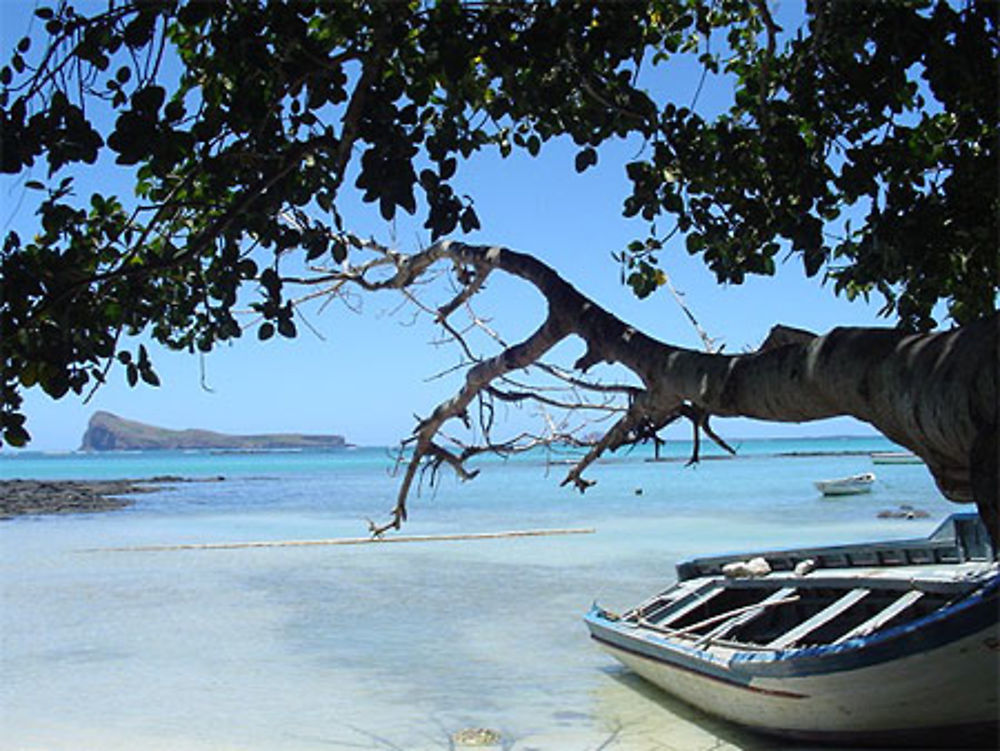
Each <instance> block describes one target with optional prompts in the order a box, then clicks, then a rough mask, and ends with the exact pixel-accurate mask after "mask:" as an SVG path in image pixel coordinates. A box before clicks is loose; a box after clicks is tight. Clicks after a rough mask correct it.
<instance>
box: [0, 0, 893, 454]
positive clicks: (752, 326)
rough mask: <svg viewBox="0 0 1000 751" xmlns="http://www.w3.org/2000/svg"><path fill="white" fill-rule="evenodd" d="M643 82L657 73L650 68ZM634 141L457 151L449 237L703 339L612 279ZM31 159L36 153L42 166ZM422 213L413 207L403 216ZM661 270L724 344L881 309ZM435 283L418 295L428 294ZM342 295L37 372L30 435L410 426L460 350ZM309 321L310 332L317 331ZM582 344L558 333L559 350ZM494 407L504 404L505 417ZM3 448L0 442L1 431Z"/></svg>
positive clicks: (64, 440) (827, 290)
mask: <svg viewBox="0 0 1000 751" xmlns="http://www.w3.org/2000/svg"><path fill="white" fill-rule="evenodd" d="M30 7H31V3H17V4H15V3H13V2H12V0H0V14H2V18H0V21H2V23H0V29H2V48H0V57H2V58H3V59H4V60H6V59H7V58H9V56H10V52H11V50H12V49H13V46H14V45H15V44H16V42H17V40H18V39H19V38H20V36H21V35H22V34H23V29H24V28H26V25H25V24H26V21H27V14H26V13H25V9H30ZM650 85H651V86H666V85H667V84H666V83H665V82H663V81H655V80H654V81H652V82H651V83H650ZM669 86H670V87H676V89H674V90H676V91H678V92H679V93H680V95H681V96H686V94H685V93H684V92H690V93H691V94H693V92H694V90H695V89H696V87H697V80H696V77H695V76H694V75H682V76H680V77H675V78H674V79H671V81H670V82H669ZM728 93H729V92H728V87H727V85H726V84H724V83H721V84H716V85H711V84H710V85H709V86H708V87H707V89H706V90H705V91H703V92H702V94H701V99H700V100H699V103H700V104H702V105H705V106H709V107H710V106H712V105H713V98H716V100H717V101H718V102H722V101H724V99H725V97H726V96H727V94H728ZM641 147H642V145H641V144H638V143H635V142H629V143H616V144H611V145H610V147H609V148H603V149H602V150H601V151H600V161H599V163H598V165H597V166H596V167H594V168H591V169H590V170H588V171H587V172H585V173H584V174H582V175H577V174H576V173H575V171H574V169H573V157H574V155H575V152H576V149H575V148H573V147H572V144H559V143H557V144H555V145H554V146H552V145H550V146H547V147H546V148H545V149H543V152H542V155H541V156H540V157H538V158H534V159H533V158H530V157H528V156H527V155H526V154H517V153H515V154H514V155H512V156H511V157H509V158H507V159H501V158H500V157H499V156H497V155H493V154H489V155H478V156H476V157H474V158H473V159H472V161H470V162H468V163H466V164H463V165H460V167H459V171H458V177H457V180H456V192H458V193H460V194H461V193H468V194H470V195H472V196H473V197H474V198H475V207H476V211H477V213H478V215H479V217H480V221H481V224H482V229H481V230H479V231H476V232H473V233H471V234H469V235H456V238H458V239H463V240H466V241H468V242H473V243H484V244H496V245H505V246H507V247H510V248H513V249H515V250H519V251H522V252H528V253H532V254H534V255H536V256H538V257H539V258H540V259H542V260H543V261H545V262H546V263H548V264H550V265H551V266H552V267H553V268H555V269H556V270H557V271H559V272H560V273H561V274H562V275H563V277H564V278H565V279H567V280H568V281H569V282H570V283H572V284H573V285H574V286H576V287H577V288H578V289H579V290H580V291H581V292H583V293H584V294H587V295H588V296H590V297H591V298H592V299H593V300H595V301H596V302H598V303H599V304H601V305H602V306H604V307H605V308H607V309H608V310H610V311H611V312H613V313H615V314H616V315H618V316H619V317H620V318H622V319H623V320H625V321H626V322H628V323H630V324H632V325H634V326H636V327H637V328H640V329H641V330H643V331H645V332H646V333H647V334H649V335H651V336H653V337H655V338H658V339H660V340H663V341H667V342H670V343H672V344H675V345H679V346H685V347H690V348H694V349H699V348H701V341H700V339H699V337H698V334H697V332H696V331H695V330H694V328H693V327H692V326H691V325H690V323H688V322H687V320H686V318H685V317H684V314H683V312H682V311H681V309H680V307H679V306H678V304H677V303H676V302H675V301H674V299H673V298H672V297H671V296H670V295H669V294H668V293H667V292H666V291H664V290H661V291H660V292H659V293H657V294H654V295H653V296H652V297H650V298H648V299H646V300H642V301H640V300H638V299H636V298H635V297H634V295H633V294H632V292H631V291H630V289H629V288H628V287H625V286H623V285H622V284H621V283H620V278H619V267H618V265H617V264H616V262H615V261H614V260H612V258H611V253H612V252H613V251H616V250H619V249H621V248H623V247H624V246H625V245H626V244H627V243H628V242H629V241H631V240H633V239H636V238H640V237H643V236H644V232H645V225H644V223H642V222H641V220H640V221H638V222H636V221H631V220H626V219H624V218H622V216H621V202H622V199H623V198H624V196H625V195H626V194H627V191H626V186H627V181H626V178H625V175H624V169H623V166H624V164H625V163H626V162H627V161H631V160H633V159H635V158H636V157H637V150H638V149H641ZM39 171H40V172H41V171H43V170H41V169H40V170H39ZM76 174H77V176H78V179H79V182H80V184H81V188H80V190H79V192H80V194H81V195H86V192H85V189H86V185H87V184H88V183H89V184H93V185H97V184H99V185H101V186H102V187H103V188H104V189H105V190H110V189H111V188H109V186H113V187H114V188H117V189H118V190H119V191H120V192H122V193H125V194H127V193H128V191H129V190H130V189H129V187H128V185H127V183H126V182H125V181H123V180H122V176H121V175H120V174H118V173H117V172H116V171H115V170H114V169H112V168H110V167H109V166H108V165H107V164H101V163H98V165H96V166H95V167H93V168H90V169H89V170H82V171H81V170H77V172H76ZM26 179H30V178H28V177H26V176H17V177H15V178H12V177H11V176H0V233H2V234H4V235H5V234H6V233H7V232H8V231H10V230H12V229H13V230H16V231H18V232H19V233H20V234H21V235H22V237H26V236H30V235H31V234H33V233H34V222H35V217H34V215H33V206H32V203H31V197H30V195H26V194H25V191H24V189H23V182H24V180H26ZM345 198H346V201H345V203H344V204H343V206H342V213H343V214H344V216H345V217H346V218H347V220H348V225H349V226H352V227H354V228H355V229H356V230H357V231H358V232H359V234H363V235H372V236H374V237H375V238H376V239H378V240H379V241H381V242H383V243H385V244H388V245H391V246H394V247H396V248H398V249H399V250H403V251H413V250H416V249H418V248H419V247H421V246H422V245H427V244H429V238H428V237H427V233H426V231H425V230H422V229H420V223H421V220H419V218H417V219H416V220H411V219H410V218H409V217H405V215H404V217H403V218H401V219H400V220H398V221H397V222H395V223H393V224H391V225H390V224H387V223H386V222H384V221H383V220H381V218H379V217H378V212H377V209H376V210H373V209H372V207H371V206H363V205H361V204H360V203H359V202H358V201H357V199H356V197H355V196H353V194H349V193H345ZM418 216H419V215H418ZM661 261H662V265H663V268H664V270H665V271H666V272H667V273H668V274H669V276H670V278H671V280H672V283H673V285H674V287H675V288H676V289H677V290H679V291H680V292H682V293H683V295H684V299H685V301H686V303H687V305H688V307H689V308H690V309H691V310H692V312H693V313H694V314H695V316H696V317H697V318H698V320H699V322H700V324H701V325H702V327H703V328H704V329H705V330H706V331H707V332H708V333H709V334H710V335H711V336H712V337H714V338H716V339H718V340H721V341H723V342H724V343H725V345H726V347H725V351H726V352H739V351H743V350H746V349H752V348H755V347H756V346H757V345H759V344H760V342H761V341H763V339H764V338H765V336H766V335H767V332H768V330H769V329H770V327H771V326H773V325H774V324H776V323H783V324H786V325H790V326H795V327H798V328H804V329H809V330H812V331H815V332H817V333H822V332H825V331H828V330H829V329H830V328H832V327H834V326H839V325H857V326H873V325H878V326H885V325H890V324H891V322H889V321H886V320H885V319H882V318H879V317H878V316H877V309H878V305H877V304H876V303H875V301H873V302H871V303H865V302H864V301H854V302H848V301H846V300H845V299H843V298H838V297H835V296H834V294H833V291H832V288H831V286H830V285H826V286H824V285H823V284H822V274H820V275H819V276H817V277H814V278H812V279H807V278H806V277H805V276H804V274H803V273H802V270H801V263H800V261H799V260H798V259H791V260H789V261H788V262H787V263H785V264H782V265H781V266H780V267H779V269H778V273H777V275H776V276H775V277H772V278H752V279H751V280H750V281H748V282H747V283H745V284H743V285H740V286H720V285H718V284H717V283H716V281H715V276H714V274H713V273H712V272H710V271H709V270H708V269H707V268H706V267H705V266H704V265H703V264H702V262H701V261H700V260H699V259H698V258H692V257H690V256H688V254H687V252H686V251H685V250H684V245H683V238H682V237H676V238H675V239H674V240H673V241H672V243H671V244H670V245H668V247H667V249H666V250H665V251H664V252H663V253H662V254H661ZM444 299H445V298H442V297H437V298H434V299H433V301H434V302H436V303H437V304H440V303H441V302H443V301H444ZM362 304H363V309H362V310H361V311H360V312H355V311H352V310H349V309H347V308H346V307H345V306H343V305H342V304H339V303H334V304H331V305H329V306H327V307H326V308H325V309H323V310H318V309H313V310H311V311H309V312H307V313H306V320H307V321H308V326H305V325H302V324H300V325H299V337H298V338H297V339H295V340H290V341H289V340H283V339H281V338H280V337H274V339H272V340H271V341H270V342H267V343H260V342H258V341H257V339H256V336H254V334H253V330H250V331H248V332H247V334H246V335H245V336H244V337H243V338H242V339H240V340H237V341H236V342H235V343H233V344H231V345H223V346H220V347H218V348H217V349H216V350H214V351H213V352H211V353H210V354H208V355H206V356H204V357H199V356H196V355H188V354H186V353H176V352H170V351H167V350H165V349H163V348H161V347H158V346H155V345H151V346H150V347H149V349H150V353H151V356H152V359H153V364H154V367H155V369H156V371H157V373H158V374H159V376H160V380H161V383H162V385H161V386H160V387H159V388H152V387H149V386H145V385H140V386H138V387H136V388H130V387H129V386H128V385H127V384H126V382H125V375H124V372H123V371H122V370H120V369H119V370H115V369H113V370H112V371H111V373H110V376H109V382H108V384H107V385H105V386H104V387H102V388H101V389H99V390H98V391H97V392H96V394H94V396H93V397H92V398H91V399H90V400H89V402H87V403H83V400H82V399H81V398H80V397H77V396H75V395H73V394H70V395H68V396H67V397H65V398H63V399H62V400H59V401H54V400H52V399H50V398H49V397H47V396H45V395H44V394H43V393H41V392H40V391H39V390H37V389H31V390H28V391H26V392H24V396H25V403H24V409H25V411H26V414H27V416H28V424H27V428H28V430H29V431H30V432H31V434H32V442H31V444H30V445H29V448H30V449H32V450H42V451H65V450H74V449H76V448H77V447H78V446H79V444H80V439H81V436H82V435H83V432H84V430H85V428H86V425H87V421H88V420H89V419H90V417H91V415H92V414H93V413H94V412H95V411H97V410H106V411H109V412H113V413H115V414H118V415H120V416H122V417H125V418H127V419H132V420H138V421H141V422H147V423H151V424H155V425H159V426H162V427H167V428H173V429H183V428H189V427H191V428H194V427H196V428H204V429H209V430H217V431H221V432H227V433H262V432H298V433H324V434H329V433H336V434H341V435H344V436H345V437H346V438H347V440H348V441H349V442H351V443H354V444H357V445H392V444H395V443H397V442H398V441H399V440H400V439H401V438H404V437H406V436H407V435H409V434H410V432H411V431H412V429H413V426H414V415H427V414H429V413H430V411H431V410H432V409H433V407H434V406H435V405H436V404H437V403H438V402H440V401H441V400H443V399H445V398H447V397H448V396H449V395H450V394H451V393H453V392H454V390H455V389H456V388H457V387H458V385H459V384H460V379H461V372H457V371H456V372H451V373H449V374H447V375H446V376H444V377H435V376H437V375H439V374H441V373H442V372H444V371H447V370H449V369H450V368H452V366H454V365H455V363H456V362H457V351H456V350H455V349H454V348H450V349H449V348H444V347H441V346H438V345H435V344H434V342H435V340H437V339H438V338H439V333H440V332H439V331H438V330H437V329H436V328H435V327H434V326H433V325H432V324H431V323H430V322H429V321H428V320H426V317H424V318H422V319H418V320H416V321H414V320H413V317H412V315H411V314H410V313H408V312H407V311H400V310H398V308H399V305H400V298H399V297H398V296H397V295H394V294H392V293H379V294H378V295H376V296H370V297H368V298H367V299H364V300H363V301H362ZM477 306H478V307H477V310H478V311H479V312H480V313H481V314H482V315H487V316H490V321H491V325H492V326H494V327H495V328H496V329H497V330H499V331H500V332H501V333H502V334H503V335H504V336H505V338H507V339H508V340H516V339H517V337H519V336H523V335H526V334H527V333H530V331H532V330H533V329H534V328H535V327H536V326H537V325H538V324H539V323H540V322H541V320H542V316H543V314H544V307H543V304H542V300H541V298H540V296H539V295H538V294H537V293H536V292H535V291H534V290H533V289H531V288H529V287H526V286H525V285H524V284H523V283H520V284H519V283H517V282H516V281H515V280H503V279H499V278H496V277H492V278H491V280H490V282H489V284H488V289H487V290H486V298H485V299H484V300H483V302H482V303H481V304H480V303H477ZM314 332H315V333H314ZM581 349H582V348H581V347H577V348H576V349H574V347H572V346H570V347H564V348H560V351H561V352H563V354H565V355H566V359H565V360H564V362H565V363H566V364H568V363H571V362H572V359H574V355H575V356H579V354H580V353H581ZM503 417H504V415H501V418H503ZM506 417H507V419H508V420H509V425H510V426H511V428H512V429H513V428H517V426H520V425H522V424H524V425H528V424H536V423H537V418H536V417H535V416H534V415H532V414H530V413H529V412H528V411H525V410H512V411H511V412H510V413H509V414H508V415H506ZM715 427H716V429H717V430H718V431H719V432H720V434H722V435H723V437H728V438H747V437H758V436H759V437H778V436H789V437H796V436H820V435H872V434H874V432H875V431H874V430H873V429H872V428H870V427H869V426H867V425H865V424H863V423H860V422H857V421H855V420H853V419H850V418H836V419H833V420H827V421H822V422H815V423H809V424H803V425H794V424H792V425H789V424H783V425H778V424H769V423H764V422H759V421H750V420H743V419H736V420H719V421H717V422H716V424H715ZM689 434H690V430H689V428H687V427H686V426H684V427H678V428H671V429H670V430H669V431H668V432H667V433H666V435H667V437H668V438H687V437H689ZM3 450H4V451H9V450H10V449H9V448H8V447H4V449H3Z"/></svg>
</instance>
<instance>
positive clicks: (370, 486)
mask: <svg viewBox="0 0 1000 751" xmlns="http://www.w3.org/2000/svg"><path fill="white" fill-rule="evenodd" d="M688 448H689V447H687V446H686V445H683V444H672V445H670V446H668V447H667V449H666V451H665V455H666V456H669V457H674V458H678V457H683V456H686V453H687V451H688ZM893 448H895V447H893V446H892V445H891V444H889V443H888V442H886V441H884V440H883V439H879V438H840V439H831V438H825V439H810V440H787V439H785V440H756V441H745V442H743V443H742V445H740V446H739V456H738V457H737V458H734V459H725V460H722V459H715V458H709V459H707V460H706V461H703V462H702V463H701V464H700V465H698V466H695V467H685V466H684V462H683V461H661V462H652V461H649V459H650V458H651V457H650V453H649V452H648V451H642V450H638V451H636V452H633V453H631V454H628V455H623V456H616V457H612V458H611V459H610V460H608V461H605V462H602V463H600V464H598V465H596V466H595V467H593V468H592V470H591V472H590V478H591V479H593V480H597V484H596V485H595V486H594V487H593V488H591V489H590V490H589V491H588V492H587V493H586V494H585V495H580V494H578V493H576V492H574V491H571V490H569V489H567V488H560V487H559V480H560V479H561V478H562V474H563V473H564V472H565V469H566V468H565V466H562V465H560V464H553V463H552V461H551V460H554V461H556V462H559V461H565V460H566V459H567V458H568V456H566V455H559V456H553V457H548V458H547V457H546V456H544V455H541V454H539V455H535V456H526V457H520V458H518V459H516V460H510V461H502V460H499V459H491V460H487V461H484V462H482V463H481V465H480V466H481V469H482V471H481V473H480V475H479V477H477V478H476V479H475V480H473V481H471V482H467V483H464V484H461V483H458V482H457V481H455V480H454V479H453V478H452V477H451V476H448V475H446V474H445V475H442V477H441V482H440V483H439V485H438V487H436V488H427V487H425V488H423V489H422V491H421V493H420V494H419V495H418V496H416V497H414V498H413V500H412V503H411V520H410V522H409V523H408V524H407V526H406V528H405V529H404V532H406V533H410V534H452V533H466V532H469V533H472V532H482V531H498V530H518V529H539V528H570V527H573V528H576V527H579V528H591V529H594V530H595V532H594V533H592V534H581V535H572V536H551V537H534V538H516V539H493V540H473V541H461V542H446V541H441V542H418V543H406V544H398V545H362V546H353V547H352V546H316V547H267V548H238V549H216V550H165V551H156V552H150V551H131V552H123V551H116V550H112V548H121V547H130V546H142V545H171V544H182V543H208V542H242V541H263V540H304V539H325V538H338V537H357V536H363V535H364V534H365V532H366V524H365V521H364V519H365V517H371V518H373V519H376V520H381V519H383V518H384V517H385V514H386V512H387V511H388V510H389V509H390V508H391V506H392V504H393V500H394V497H395V492H396V489H397V486H398V481H399V478H398V477H393V476H392V475H391V472H390V470H391V469H392V460H391V458H390V456H389V453H388V452H387V451H386V450H385V449H353V450H345V451H341V452H336V453H295V452H288V453H285V452H269V453H258V454H233V453H214V452H163V453H158V452H146V453H120V454H101V455H83V454H64V455H48V454H30V453H21V454H6V455H3V456H0V476H3V477H5V478H14V477H23V478H34V479H41V478H50V479H58V478H122V477H149V476H154V475H181V476H185V477H203V478H215V477H223V478H225V479H224V480H223V481H221V482H196V483H181V484H176V485H173V486H169V487H166V488H164V489H162V490H160V491H157V492H153V493H148V494H142V495H137V496H133V499H134V500H135V503H134V505H132V506H130V507H129V508H127V509H124V510H122V511H116V512H110V513H103V514H87V515H76V516H63V517H59V516H48V517H22V518H18V519H15V520H11V521H6V522H2V523H0V567H2V579H0V639H2V644H0V729H2V732H0V748H2V749H32V750H34V749H38V750H44V751H56V750H63V749H65V750H67V751H69V750H72V751H79V750H80V749H96V750H99V751H104V750H117V749H172V750H177V749H180V750H184V749H194V750H195V751H199V750H201V749H248V750H249V749H253V750H255V751H256V750H258V749H259V750H264V749H268V750H272V749H274V750H282V749H341V748H343V749H406V750H407V751H409V750H411V749H442V748H450V747H452V746H453V744H452V743H451V741H450V740H449V739H450V737H451V736H452V734H453V733H455V732H456V731H459V730H461V729H464V728H470V727H486V728H491V729H494V730H496V731H498V732H500V734H501V737H502V738H503V746H502V747H503V748H507V749H515V750H517V751H527V750H528V749H538V750H546V749H555V750H557V751H558V750H560V749H567V750H568V751H576V750H580V751H585V750H587V749H594V750H595V751H596V750H597V749H622V750H624V749H630V750H631V749H664V748H675V749H685V751H686V750H687V749H692V750H693V751H697V750H698V749H702V748H704V749H708V748H716V749H718V748H741V749H765V748H786V747H785V746H781V745H780V744H778V743H776V742H774V741H770V740H767V739H760V738H758V737H756V736H752V735H747V734H745V733H742V732H740V731H737V730H734V729H733V728H731V727H729V726H726V725H722V724H719V723H715V722H712V721H710V720H706V719H705V718H704V717H702V716H701V715H699V714H698V713H697V712H695V711H694V710H692V709H689V708H687V707H685V706H684V705H681V704H678V703H676V702H674V701H672V700H670V699H669V698H667V697H666V696H664V695H663V694H661V693H660V692H657V691H655V690H652V689H649V688H648V687H647V686H645V685H644V684H643V683H642V682H641V681H640V680H639V679H637V678H635V676H633V675H631V674H630V673H628V672H627V671H625V670H623V669H621V668H619V667H618V666H617V664H616V663H614V662H613V661H612V660H611V659H610V658H608V657H606V656H605V655H603V654H601V653H600V652H598V651H597V649H596V648H595V647H594V646H593V645H592V644H591V643H590V640H589V639H588V636H587V633H586V629H585V628H584V626H583V625H582V622H581V616H582V615H583V613H584V612H585V611H586V610H587V609H588V608H589V606H590V604H591V602H592V601H593V600H594V599H597V600H598V601H600V602H601V603H602V604H604V605H607V606H608V607H610V608H612V609H624V608H626V607H628V606H630V605H632V604H635V602H636V601H637V600H639V599H641V598H643V597H645V596H647V595H649V594H651V593H652V592H654V591H658V590H659V589H662V588H663V587H665V586H666V585H667V584H669V583H670V582H671V581H672V580H673V575H674V571H673V567H674V564H675V563H676V562H677V560H679V559H682V558H685V557H689V556H692V555H700V554H707V553H713V552H721V551H732V550H744V549H746V550H752V549H754V548H758V547H790V546H798V545H806V544H818V543H827V542H830V543H833V542H848V541H855V540H867V539H877V538H887V537H909V536H922V535H924V534H926V533H928V532H929V531H930V530H931V529H932V528H933V527H934V526H936V524H937V523H938V522H939V521H940V520H941V519H943V518H944V517H945V516H946V515H947V514H948V513H951V512H953V511H956V510H960V509H959V507H957V506H954V505H952V504H949V503H947V502H946V501H944V500H943V499H942V498H941V497H940V495H939V494H938V493H937V491H936V489H935V487H934V483H933V481H932V479H931V477H930V475H929V473H928V472H927V470H926V468H925V467H924V466H923V465H878V466H873V465H872V463H871V460H870V458H869V457H868V455H867V452H869V451H884V450H892V449H893ZM706 453H707V454H708V455H709V456H710V457H716V456H718V454H717V453H716V452H715V451H710V450H706ZM872 470H874V471H875V472H876V473H877V476H878V479H877V482H876V485H875V489H874V490H873V492H872V493H871V494H869V495H861V496H847V497H841V498H838V499H828V498H823V497H821V496H820V495H819V494H818V493H817V492H816V490H815V489H814V487H813V481H815V480H819V479H824V478H830V477H838V476H842V475H846V474H853V473H856V472H861V471H872ZM901 504H910V505H912V506H914V507H917V508H921V509H924V510H926V511H928V512H929V513H930V518H928V519H917V520H900V519H879V518H878V517H877V514H878V512H879V511H881V510H883V509H894V508H898V507H899V506H900V505H901Z"/></svg>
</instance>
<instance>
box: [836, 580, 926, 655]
mask: <svg viewBox="0 0 1000 751" xmlns="http://www.w3.org/2000/svg"><path fill="white" fill-rule="evenodd" d="M923 596H924V593H923V592H921V591H920V590H919V589H911V590H910V591H909V592H905V593H903V594H902V595H901V596H900V597H898V598H896V599H895V600H893V601H892V603H891V604H890V605H889V606H888V607H886V608H885V609H883V610H880V611H879V612H878V613H876V614H875V615H873V616H872V617H871V618H869V619H868V620H867V621H865V622H864V623H862V624H860V625H859V626H857V627H856V628H853V629H851V630H850V631H848V632H847V633H846V634H844V635H843V636H841V637H840V638H839V639H837V640H836V641H835V642H833V643H834V644H840V643H842V642H845V641H847V640H848V639H853V638H855V637H857V636H866V635H867V634H870V633H871V632H872V631H875V630H877V629H879V628H881V627H882V626H884V625H885V624H886V623H888V622H889V621H891V620H892V619H893V618H895V617H896V616H897V615H899V614H900V613H902V612H903V611H904V610H906V609H907V608H908V607H910V606H911V605H912V604H913V603H915V602H916V601H917V600H919V599H920V598H921V597H923Z"/></svg>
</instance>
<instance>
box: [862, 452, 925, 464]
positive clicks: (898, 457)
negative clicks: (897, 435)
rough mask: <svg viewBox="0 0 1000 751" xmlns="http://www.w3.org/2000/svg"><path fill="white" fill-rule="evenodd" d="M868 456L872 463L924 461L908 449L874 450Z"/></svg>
mask: <svg viewBox="0 0 1000 751" xmlns="http://www.w3.org/2000/svg"><path fill="white" fill-rule="evenodd" d="M870 456H871V458H872V464H923V461H924V460H923V459H921V458H920V457H919V456H917V455H916V454H913V453H910V452H909V451H874V452H872V453H871V454H870Z"/></svg>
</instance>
